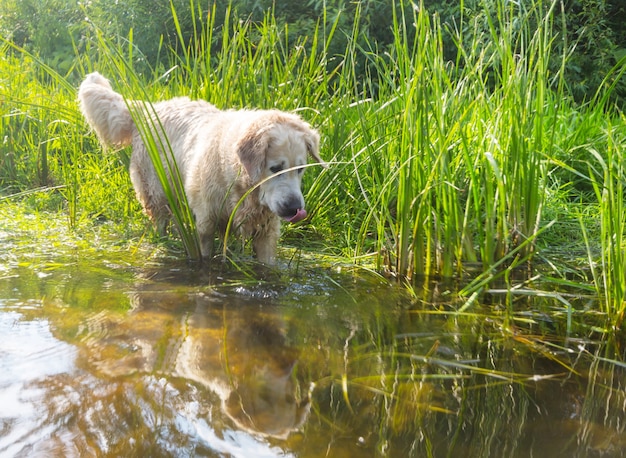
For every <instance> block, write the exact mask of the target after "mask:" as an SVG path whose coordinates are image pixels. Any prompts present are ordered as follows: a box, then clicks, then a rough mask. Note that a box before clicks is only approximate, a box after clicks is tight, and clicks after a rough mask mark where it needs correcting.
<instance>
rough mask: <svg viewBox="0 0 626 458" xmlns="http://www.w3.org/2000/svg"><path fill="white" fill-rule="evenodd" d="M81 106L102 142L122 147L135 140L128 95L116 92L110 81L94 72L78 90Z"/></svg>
mask: <svg viewBox="0 0 626 458" xmlns="http://www.w3.org/2000/svg"><path fill="white" fill-rule="evenodd" d="M78 101H79V102H80V109H81V111H82V112H83V115H84V116H85V119H87V122H88V123H89V125H91V127H92V128H93V130H95V131H96V134H97V135H98V138H99V139H100V141H101V142H102V143H104V144H106V145H110V146H116V147H122V146H127V145H129V144H130V143H131V141H132V134H133V127H134V122H133V118H132V116H131V115H130V111H129V110H128V106H127V105H126V102H124V98H123V97H122V96H121V95H120V94H118V93H117V92H115V91H113V89H112V88H111V84H110V83H109V81H108V80H107V79H106V78H105V77H104V76H102V75H101V74H100V73H97V72H94V73H91V74H89V75H87V77H86V78H85V81H83V82H82V84H81V85H80V88H79V89H78Z"/></svg>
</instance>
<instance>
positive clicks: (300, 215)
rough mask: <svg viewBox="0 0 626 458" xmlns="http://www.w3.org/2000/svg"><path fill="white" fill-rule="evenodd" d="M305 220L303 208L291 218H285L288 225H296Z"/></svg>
mask: <svg viewBox="0 0 626 458" xmlns="http://www.w3.org/2000/svg"><path fill="white" fill-rule="evenodd" d="M304 218H306V210H305V209H304V208H299V209H298V211H297V212H296V214H295V215H293V216H292V217H291V218H285V219H286V220H287V221H289V222H290V223H297V222H298V221H302V220H303V219H304Z"/></svg>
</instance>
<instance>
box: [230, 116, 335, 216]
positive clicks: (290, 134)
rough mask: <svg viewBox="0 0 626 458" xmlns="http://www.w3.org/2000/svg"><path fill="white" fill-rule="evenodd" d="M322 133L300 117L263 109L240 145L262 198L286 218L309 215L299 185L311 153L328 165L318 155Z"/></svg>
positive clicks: (240, 156)
mask: <svg viewBox="0 0 626 458" xmlns="http://www.w3.org/2000/svg"><path fill="white" fill-rule="evenodd" d="M319 141H320V137H319V134H318V133H317V132H316V131H315V130H313V129H312V128H311V126H309V125H308V124H307V123H306V122H304V121H302V119H300V118H299V117H298V116H296V115H292V114H287V113H282V112H278V111H269V112H264V113H263V115H262V116H260V117H259V119H258V120H257V122H255V123H253V124H252V125H251V126H250V127H249V128H248V129H247V132H246V134H245V135H244V136H243V137H242V139H241V141H240V142H239V144H238V145H237V153H238V155H239V159H240V160H241V163H242V164H243V166H244V168H245V170H246V172H247V173H248V175H249V176H250V179H251V181H252V183H253V184H257V183H260V185H259V200H260V201H261V203H262V204H264V205H266V206H267V207H268V208H269V209H270V210H271V211H273V212H274V213H276V214H277V215H278V216H280V217H281V218H283V219H284V220H286V221H290V222H296V221H300V220H301V219H303V218H305V217H306V210H305V209H304V197H303V196H302V190H301V188H300V186H301V183H302V175H303V173H304V169H305V167H304V166H305V165H306V163H307V158H308V156H311V157H312V158H313V159H314V160H315V161H316V162H318V163H320V164H321V165H322V166H324V167H326V164H325V163H324V161H322V159H321V157H320V155H319Z"/></svg>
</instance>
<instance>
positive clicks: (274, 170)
mask: <svg viewBox="0 0 626 458" xmlns="http://www.w3.org/2000/svg"><path fill="white" fill-rule="evenodd" d="M282 169H283V166H282V165H274V166H272V167H270V172H272V173H278V172H280V171H281V170H282Z"/></svg>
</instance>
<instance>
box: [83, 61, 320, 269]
mask: <svg viewBox="0 0 626 458" xmlns="http://www.w3.org/2000/svg"><path fill="white" fill-rule="evenodd" d="M78 99H79V102H80V107H81V110H82V112H83V115H84V116H85V118H86V120H87V122H88V123H89V124H90V125H91V127H92V128H93V129H94V130H95V132H96V134H97V135H98V137H99V139H100V141H101V142H102V143H103V144H105V145H111V146H115V147H123V146H127V145H130V144H132V147H133V152H132V155H131V160H130V178H131V181H132V183H133V186H134V188H135V192H136V193H137V198H138V199H139V201H140V202H141V205H142V206H143V208H144V210H145V212H146V214H147V215H148V216H149V217H150V219H151V220H152V221H153V223H154V224H155V226H156V228H157V230H158V231H159V233H161V234H164V233H165V231H166V228H167V225H168V223H169V220H170V215H171V213H170V209H169V206H168V202H167V199H166V196H165V193H164V191H163V187H162V185H161V183H160V181H159V178H158V176H157V173H156V171H155V168H154V166H153V165H152V161H151V159H150V156H149V154H148V150H147V148H146V146H145V144H144V137H145V132H144V135H142V133H141V132H140V130H139V129H138V128H137V125H136V123H135V121H134V120H133V114H135V116H137V113H138V112H139V114H140V115H141V114H143V116H144V117H146V119H148V122H146V124H147V125H148V126H150V127H148V128H149V129H151V130H153V132H151V133H150V135H151V136H152V137H155V138H156V140H155V142H156V144H157V145H167V144H169V145H170V146H171V152H172V154H173V157H174V160H175V162H176V166H177V168H178V170H179V172H180V175H181V178H182V185H183V188H184V191H185V194H186V197H187V201H188V203H189V206H190V208H191V211H192V212H193V215H194V217H195V221H196V227H197V230H198V235H199V237H200V244H201V250H202V256H203V257H210V256H211V255H212V250H213V243H214V238H215V234H216V232H220V233H222V234H223V233H224V231H225V230H226V226H227V223H228V220H229V218H230V216H231V214H232V212H233V211H235V208H236V207H237V205H238V203H239V201H240V200H241V199H242V197H243V196H244V195H245V194H246V193H247V192H249V191H250V190H251V189H253V191H252V192H250V193H249V194H248V196H247V197H246V198H245V199H244V200H243V202H242V203H241V204H240V205H239V207H238V208H237V210H236V212H235V214H234V217H233V225H234V227H236V228H238V229H239V231H240V232H241V234H242V235H243V236H244V237H245V238H252V244H253V248H254V251H255V253H256V255H257V258H258V260H259V261H260V262H263V263H267V264H272V263H274V261H275V256H276V246H277V242H278V238H279V235H280V221H281V219H283V220H286V221H289V222H297V221H300V220H302V219H304V218H305V217H306V216H307V212H306V210H305V209H304V206H305V204H304V197H303V196H302V191H301V187H300V186H301V182H302V173H303V170H304V166H305V164H306V163H307V157H308V156H311V157H312V158H313V159H314V160H315V161H317V162H318V163H320V164H321V165H322V166H325V164H324V162H323V161H322V159H321V158H320V155H319V139H320V137H319V134H318V133H317V132H316V131H315V130H313V129H312V128H311V126H310V125H309V124H307V123H306V122H304V121H303V120H302V119H301V118H300V117H299V116H297V115H295V114H291V113H285V112H282V111H278V110H226V111H223V110H219V109H217V108H216V107H214V106H213V105H211V104H209V103H208V102H205V101H202V100H195V101H194V100H191V99H189V98H187V97H178V98H174V99H171V100H167V101H162V102H157V103H155V104H154V105H150V104H148V103H144V102H138V101H125V100H124V98H123V97H122V96H121V95H120V94H118V93H116V92H114V91H113V89H112V88H111V84H110V83H109V81H108V80H107V79H105V78H104V77H103V76H102V75H100V74H99V73H91V74H89V75H87V77H86V78H85V80H84V81H83V83H82V84H81V86H80V88H79V90H78ZM129 107H131V108H129ZM131 111H132V113H131ZM157 118H158V119H157ZM150 119H151V121H150ZM164 136H166V137H167V138H166V139H164V138H163V137H164ZM160 149H161V150H162V149H163V148H160ZM161 155H162V156H163V151H161Z"/></svg>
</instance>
